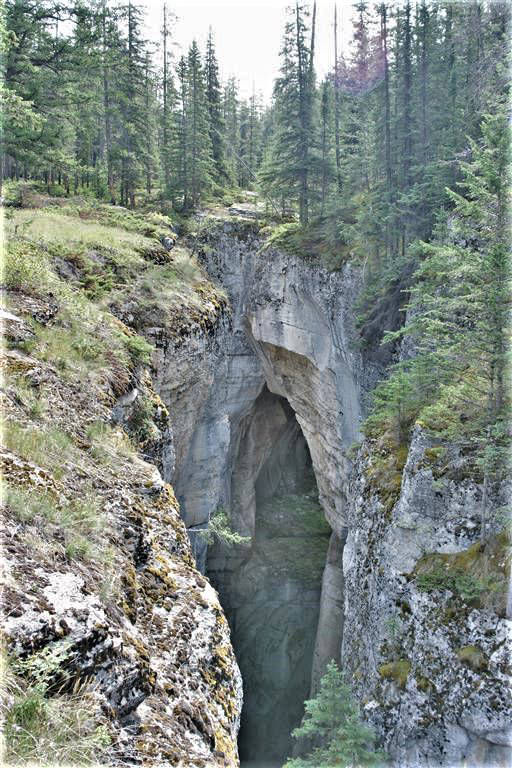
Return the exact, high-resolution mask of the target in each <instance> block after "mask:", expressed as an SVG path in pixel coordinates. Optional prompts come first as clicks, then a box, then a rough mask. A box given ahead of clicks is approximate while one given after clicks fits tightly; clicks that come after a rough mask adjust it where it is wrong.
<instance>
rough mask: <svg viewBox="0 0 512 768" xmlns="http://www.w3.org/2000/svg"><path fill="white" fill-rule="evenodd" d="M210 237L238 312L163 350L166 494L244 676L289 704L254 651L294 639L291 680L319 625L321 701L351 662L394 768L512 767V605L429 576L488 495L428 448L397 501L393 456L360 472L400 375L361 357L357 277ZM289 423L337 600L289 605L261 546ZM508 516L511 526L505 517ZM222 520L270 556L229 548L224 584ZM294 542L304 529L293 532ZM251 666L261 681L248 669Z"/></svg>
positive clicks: (400, 469) (400, 485)
mask: <svg viewBox="0 0 512 768" xmlns="http://www.w3.org/2000/svg"><path fill="white" fill-rule="evenodd" d="M208 227H209V228H207V231H206V232H203V233H202V234H199V236H198V240H197V242H196V246H197V247H198V248H199V252H200V254H201V259H202V262H203V265H204V266H205V268H206V270H207V271H208V273H209V274H210V276H211V277H212V278H213V279H215V280H218V281H219V282H220V283H221V284H222V285H223V287H224V289H225V290H226V291H227V293H228V295H229V299H230V308H231V312H230V314H229V316H228V315H227V314H226V315H225V316H224V318H223V320H222V322H220V323H219V324H218V325H217V327H216V330H215V331H214V332H213V333H212V334H210V335H208V334H203V335H199V336H197V337H196V338H194V339H189V340H186V341H185V342H184V343H183V345H182V346H178V347H176V346H174V345H173V344H169V345H167V346H162V347H161V350H160V353H159V354H160V357H159V361H158V373H157V379H156V380H157V384H158V387H159V391H160V392H161V394H162V396H163V398H164V400H165V401H166V403H167V405H168V406H169V409H170V413H171V421H172V422H173V428H174V448H175V453H176V456H177V461H176V466H175V468H174V469H173V470H171V468H169V470H168V474H167V475H166V479H169V480H171V479H172V480H173V482H174V484H175V487H176V488H177V493H178V496H179V498H180V501H181V507H182V512H183V515H184V519H185V522H186V525H187V528H188V530H189V534H191V535H192V540H193V542H194V548H195V554H196V557H197V560H198V563H199V564H200V566H201V568H202V569H204V568H206V567H208V569H209V572H210V573H211V574H212V576H213V579H214V583H215V585H216V587H217V588H218V589H219V591H220V595H221V600H222V603H223V605H224V607H225V608H226V610H227V613H228V615H229V617H230V620H231V621H232V622H234V620H235V618H236V617H238V619H239V620H240V624H239V627H240V626H242V627H244V629H243V631H241V632H239V634H238V639H237V641H236V642H237V643H238V650H239V655H240V661H241V664H242V669H243V671H244V674H245V675H246V676H248V677H249V679H250V678H251V675H253V676H256V675H259V676H260V678H262V679H264V680H265V681H266V683H265V684H266V685H267V686H268V690H269V691H271V690H272V680H271V679H270V678H271V676H270V670H271V669H273V666H272V663H273V662H272V663H270V662H269V663H268V664H267V665H265V664H264V663H263V661H262V659H260V656H259V655H258V653H256V652H255V651H254V648H256V647H257V644H258V641H259V640H260V639H261V638H260V636H259V634H258V625H260V626H268V624H269V616H270V615H271V614H272V612H273V611H276V612H277V613H278V615H279V617H280V622H281V624H282V626H283V627H286V628H287V629H286V633H283V632H282V631H281V627H280V628H279V632H280V634H279V637H275V638H274V647H275V648H276V649H278V650H277V652H276V655H275V657H274V661H275V663H276V664H277V660H278V657H279V653H281V652H282V653H283V654H284V655H283V658H282V659H281V661H279V664H278V666H279V669H282V670H284V671H286V674H288V672H290V670H291V669H292V666H290V663H289V659H290V658H292V657H294V651H291V650H290V647H289V646H287V643H288V642H289V641H288V640H287V639H286V637H287V633H288V630H289V631H290V632H292V628H293V627H295V624H294V621H295V618H294V617H296V616H298V615H299V613H301V612H302V615H303V619H302V623H303V625H304V626H307V627H308V630H307V633H306V634H307V638H308V639H307V641H305V642H304V643H303V644H302V645H300V644H299V647H300V653H302V652H303V651H304V649H305V647H306V645H307V644H308V643H309V650H308V651H307V654H309V655H310V656H309V658H310V661H309V662H308V664H309V665H310V669H311V675H310V684H311V691H312V692H314V691H315V690H316V687H317V685H318V680H319V678H320V676H321V674H322V672H323V669H324V668H325V663H326V661H327V660H328V659H330V658H335V659H340V660H341V663H342V666H344V667H345V668H346V669H347V671H348V672H349V674H350V676H351V677H352V679H353V681H354V685H355V693H356V695H357V697H358V698H359V700H360V702H361V706H362V708H363V712H364V713H365V716H366V718H367V719H368V720H369V721H370V722H371V723H372V724H373V725H374V726H375V728H376V732H377V735H378V737H379V740H380V743H381V744H382V746H383V747H384V748H385V749H386V751H387V752H388V754H389V756H390V760H391V762H392V764H393V765H396V766H400V768H420V767H421V768H423V766H429V767H431V768H434V766H436V767H437V766H440V765H444V766H462V765H466V764H469V765H486V766H487V765H497V766H501V765H504V764H505V760H506V755H507V751H506V749H507V747H506V745H507V744H508V739H509V737H508V735H507V729H506V712H507V709H510V701H509V699H508V694H507V689H506V685H505V683H506V677H505V675H506V667H505V653H506V643H505V637H506V619H505V617H504V613H503V610H504V609H502V607H500V606H501V605H502V602H503V601H502V600H501V598H500V599H497V598H496V601H494V598H493V599H492V600H491V601H490V602H488V603H487V604H483V603H481V602H478V601H477V603H475V604H473V603H471V600H470V599H469V598H468V597H467V595H466V597H461V595H460V594H455V593H453V591H451V592H450V591H448V590H443V589H441V590H439V589H437V590H435V589H434V590H430V591H429V589H427V588H426V587H425V585H427V586H428V584H429V583H430V582H429V581H428V578H427V579H426V580H425V578H424V579H423V581H422V580H421V578H420V579H419V580H418V577H419V571H418V570H417V569H421V568H424V569H426V570H428V567H429V565H428V563H429V562H430V561H429V560H428V558H429V557H430V556H431V555H432V554H433V553H434V554H435V553H438V554H441V555H443V556H444V555H446V556H447V557H448V556H450V557H451V556H453V557H456V556H457V553H459V554H460V553H464V552H466V551H470V550H471V547H473V546H474V545H475V543H476V542H477V541H478V538H479V525H480V522H479V521H480V509H479V503H480V498H481V490H482V489H481V487H480V486H479V485H478V484H477V483H474V482H472V481H471V479H470V478H467V477H464V476H463V475H464V473H463V471H462V470H463V465H464V462H463V461H461V460H460V459H459V458H457V456H455V455H453V456H450V457H449V461H448V465H449V467H450V473H449V474H448V475H446V476H443V472H442V471H440V470H439V468H437V469H433V468H432V466H430V465H431V464H432V454H431V452H430V453H429V451H430V446H429V445H428V442H427V441H426V438H425V436H424V435H422V434H421V433H420V432H418V433H416V434H415V436H414V439H413V441H412V444H411V446H410V448H409V449H407V448H405V449H404V450H405V455H404V456H400V457H397V458H396V461H395V462H394V463H392V464H390V465H389V471H388V470H386V473H387V478H386V487H385V489H384V490H383V489H380V490H379V488H378V487H377V486H378V482H377V480H376V478H378V477H379V473H380V474H382V472H381V470H379V471H377V472H375V471H374V469H373V465H374V464H375V462H378V460H379V447H378V446H376V445H372V444H370V443H365V445H364V448H363V450H362V452H361V453H360V457H359V459H358V462H357V465H356V467H355V469H354V468H353V467H352V464H351V461H350V458H349V455H348V454H349V448H350V446H351V445H352V443H354V441H357V440H358V438H359V425H360V420H361V413H362V411H363V410H364V403H365V398H366V395H367V393H368V392H369V391H370V390H371V388H372V386H373V384H374V383H375V381H376V379H377V378H379V377H380V376H382V375H383V371H382V369H381V368H379V365H381V363H382V361H381V360H379V359H378V355H377V356H373V357H372V359H370V358H369V357H368V356H362V355H361V353H360V351H359V348H358V346H357V343H356V341H357V334H356V332H355V330H354V314H355V312H354V302H355V299H356V297H357V294H358V290H359V287H360V277H359V273H358V270H357V268H356V267H354V266H351V265H347V266H345V267H344V268H343V269H342V270H341V271H340V272H337V273H330V272H328V271H326V270H323V269H322V268H320V267H318V266H314V265H311V264H308V263H307V261H306V260H303V259H297V258H295V257H290V256H286V255H285V254H282V253H279V252H274V251H266V252H265V253H264V254H261V253H259V250H260V248H261V245H262V242H261V239H260V237H259V233H258V226H257V224H256V223H255V222H252V221H245V222H238V221H237V222H222V221H220V222H216V223H214V224H213V225H211V224H210V225H208ZM405 347H407V340H406V343H405ZM405 347H404V348H405ZM269 395H272V396H274V397H277V398H283V401H282V402H281V404H280V402H279V401H277V402H276V401H275V400H274V401H273V400H272V397H269ZM284 402H286V404H287V405H286V406H284V405H283V403H284ZM287 409H289V410H290V411H291V412H292V413H293V415H294V419H296V424H297V425H298V427H299V428H300V431H301V434H303V436H304V438H305V440H306V442H307V445H308V450H309V452H310V456H311V460H312V466H313V469H314V474H315V477H316V482H317V485H318V491H319V498H320V502H321V505H322V508H323V510H324V514H325V516H326V519H327V520H328V522H329V525H330V528H331V530H332V536H331V543H330V546H329V549H328V554H327V555H326V566H325V569H324V573H323V581H322V586H321V588H320V586H319V585H318V584H317V586H316V587H315V588H314V590H313V591H312V592H311V594H310V593H309V592H308V591H307V590H306V591H304V590H302V593H301V595H299V590H298V589H297V588H296V586H294V584H293V579H292V580H291V581H290V579H289V576H286V577H283V578H282V579H281V580H280V581H279V586H278V587H277V586H276V584H277V582H275V581H272V579H273V578H274V577H275V574H273V573H272V569H271V567H270V566H269V562H268V560H267V561H266V562H264V558H263V554H262V553H263V552H264V549H267V550H268V551H270V550H271V548H272V547H271V545H270V544H269V541H267V542H266V543H265V548H263V547H260V548H259V549H258V545H257V543H256V542H257V540H258V525H257V521H258V486H259V487H260V488H261V487H262V486H263V485H264V486H268V487H269V488H274V487H277V486H278V484H279V483H278V482H276V480H275V477H274V475H276V476H282V474H283V473H282V472H281V468H280V467H281V465H280V458H279V455H278V454H276V453H274V455H273V453H272V451H273V450H274V449H273V446H274V448H275V446H276V445H281V446H284V445H286V439H287V437H286V435H287V430H291V429H292V427H291V422H290V420H289V419H288V418H287ZM174 413H176V418H175V419H174V417H173V414H174ZM290 435H291V432H290ZM290 435H289V436H290ZM286 450H289V448H288V449H286ZM286 450H284V453H286ZM404 465H405V466H404ZM459 470H461V471H459ZM384 491H385V492H384ZM493 503H494V507H493V508H494V510H496V509H498V508H499V507H500V505H502V502H501V501H499V500H498V501H496V500H495V501H494V502H493ZM219 506H222V507H225V508H226V509H228V510H229V511H230V512H231V516H232V521H233V525H234V527H235V529H237V530H238V531H239V532H240V533H242V534H244V535H251V536H253V537H255V539H254V541H253V546H252V548H251V549H250V550H249V554H248V553H247V551H245V552H244V551H243V550H239V549H236V550H233V551H231V552H226V551H224V550H222V549H221V548H219V547H215V548H214V549H213V550H212V551H211V552H210V554H209V562H208V566H207V563H206V546H205V543H204V539H203V538H200V537H197V536H194V532H195V531H197V529H201V528H204V527H205V526H206V525H207V522H208V520H209V518H210V516H211V515H212V514H213V512H214V511H215V510H216V509H217V508H218V507H219ZM496 521H497V518H496V520H495V522H496ZM288 524H289V525H291V526H292V528H293V527H294V526H295V525H296V523H294V522H293V516H292V518H291V519H290V521H289V523H288ZM497 526H498V523H497V522H496V529H497ZM345 540H346V544H345ZM493 547H494V549H493V550H492V551H493V552H494V555H495V557H496V558H497V561H499V562H500V563H501V564H502V565H501V566H500V567H501V568H502V571H503V572H504V568H505V564H504V563H505V561H504V556H503V548H502V547H501V545H500V544H499V541H498V543H495V544H494V545H493ZM491 549H492V548H491ZM259 552H260V554H258V553H259ZM425 558H426V559H425ZM419 563H420V564H421V565H419ZM450 567H451V566H450ZM473 576H475V573H473ZM476 578H477V579H478V575H477V574H476ZM500 578H501V577H500ZM504 579H505V577H504V576H503V580H504ZM256 585H258V586H259V587H261V590H260V592H261V595H260V592H259V591H258V590H257V589H256ZM421 585H423V586H421ZM313 593H314V594H315V595H316V596H314V594H313ZM310 598H311V602H310ZM314 600H316V601H317V604H316V609H315V610H316V614H315V611H314V610H313V601H314ZM493 601H494V602H493ZM310 609H311V610H310ZM269 611H270V613H269ZM317 617H318V618H317ZM260 622H261V624H260ZM315 622H318V630H317V635H316V641H315V643H314V644H311V637H312V630H311V626H313V624H314V623H315ZM237 631H238V630H236V629H235V634H236V632H237ZM285 635H286V637H285ZM342 638H343V641H342ZM269 642H270V641H269ZM342 643H343V644H342ZM260 644H261V646H262V647H263V648H265V647H266V645H265V642H263V643H260ZM251 654H252V656H253V664H254V668H253V670H251V669H250V666H249V665H248V664H246V662H245V661H244V656H245V659H246V660H247V659H249V657H250V656H251ZM307 654H306V655H307ZM299 655H300V654H299ZM285 657H286V658H285ZM260 662H261V663H260ZM244 665H245V666H244ZM276 668H277V667H276ZM304 668H305V665H304V663H302V667H301V669H304ZM300 675H302V672H301V673H300ZM302 680H303V682H304V678H302ZM281 682H282V681H281ZM278 683H279V678H278ZM301 684H302V683H301ZM308 685H309V683H308ZM297 695H298V694H297ZM278 698H279V697H278V695H277V694H276V696H275V697H274V700H273V702H271V703H270V704H269V702H265V701H263V700H259V701H258V700H257V698H255V699H254V701H253V702H250V703H249V704H248V705H247V706H248V707H249V709H248V712H250V708H251V707H253V706H254V713H256V712H260V714H261V716H262V719H263V718H265V719H266V715H264V714H263V713H266V714H268V716H269V720H268V722H271V719H272V711H273V710H272V707H273V705H274V702H275V701H276V700H278ZM255 719H256V718H255V715H254V717H253V720H255ZM243 738H245V735H243ZM276 738H278V737H277V736H276Z"/></svg>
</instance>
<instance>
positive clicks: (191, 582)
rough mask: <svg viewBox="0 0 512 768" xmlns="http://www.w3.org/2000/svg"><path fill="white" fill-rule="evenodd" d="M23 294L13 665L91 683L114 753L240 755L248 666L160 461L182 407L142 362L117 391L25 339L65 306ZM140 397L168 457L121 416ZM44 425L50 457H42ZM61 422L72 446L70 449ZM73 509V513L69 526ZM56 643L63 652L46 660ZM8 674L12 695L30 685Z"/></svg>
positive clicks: (11, 485)
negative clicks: (36, 399)
mask: <svg viewBox="0 0 512 768" xmlns="http://www.w3.org/2000/svg"><path fill="white" fill-rule="evenodd" d="M9 306H10V307H11V310H12V313H11V315H10V321H9V322H10V327H9V328H7V329H6V337H7V340H8V342H9V345H10V347H11V348H10V349H7V350H3V351H2V360H1V362H2V368H3V372H4V373H5V379H4V390H3V395H2V399H3V403H2V404H3V410H4V416H5V419H6V421H5V424H6V428H5V430H6V432H8V435H7V439H8V440H10V442H11V443H12V445H13V450H10V449H8V448H2V449H0V461H1V466H2V476H3V483H4V484H5V485H4V488H5V490H6V494H5V496H4V498H3V499H2V502H3V503H2V518H3V526H2V553H3V558H2V571H3V573H2V576H3V593H2V610H3V622H2V624H3V627H2V628H3V642H4V643H5V646H6V648H7V650H8V653H9V658H10V660H11V662H12V663H13V664H14V669H16V664H23V663H25V664H28V663H31V664H33V665H35V667H34V668H35V669H37V668H38V667H37V665H39V667H40V668H42V669H43V670H44V669H46V670H47V671H48V670H49V672H48V674H50V673H51V679H50V684H51V687H50V689H49V693H50V694H55V693H57V694H60V693H61V692H63V693H64V694H72V693H73V694H76V691H79V692H80V696H82V697H83V702H84V704H83V706H84V707H86V708H87V713H88V716H90V718H91V721H92V722H98V723H100V724H101V725H102V726H103V727H104V728H105V733H106V734H107V737H108V738H107V741H108V742H109V744H110V746H108V748H107V747H105V751H104V754H102V764H105V763H108V764H115V765H139V764H142V763H143V764H144V765H162V764H167V765H174V766H180V767H181V768H206V766H208V768H213V766H218V768H221V767H222V768H226V767H227V766H230V768H236V766H238V765H239V761H238V750H237V734H238V728H239V722H240V712H241V705H242V681H241V678H240V673H239V670H238V666H237V663H236V659H235V657H234V654H233V650H232V647H231V642H230V632H229V627H228V624H227V621H226V619H225V616H224V613H223V611H222V608H221V606H220V603H219V600H218V596H217V594H216V592H215V590H214V589H213V588H212V586H211V585H210V583H209V582H208V580H207V579H206V578H205V577H204V576H203V575H202V574H200V573H199V571H198V570H197V568H196V565H195V563H194V560H193V558H192V553H191V549H190V544H189V540H188V537H187V533H186V529H185V526H184V524H183V521H182V519H181V517H180V514H179V506H178V503H177V501H176V498H175V495H174V491H173V489H172V487H171V486H170V485H169V484H167V483H165V482H164V481H163V480H162V477H161V474H160V472H159V470H158V468H157V466H156V464H158V463H160V460H161V458H162V456H163V457H166V456H168V455H170V453H172V451H171V450H170V448H171V446H170V441H171V436H172V432H171V430H170V422H169V415H168V413H167V410H166V409H165V407H164V405H163V403H162V401H161V400H160V399H159V398H158V396H157V395H156V393H155V392H154V390H153V388H152V384H151V379H150V377H149V375H148V374H147V371H145V370H144V369H142V368H139V370H138V371H137V373H136V374H134V377H133V378H134V381H133V382H132V383H134V384H135V386H134V387H133V388H132V389H131V390H130V391H129V392H128V393H127V394H126V395H125V396H123V397H121V398H116V396H115V392H114V388H113V386H112V380H111V379H110V380H109V378H108V377H103V376H100V375H98V374H97V373H96V372H95V374H96V375H88V377H87V378H86V379H85V381H84V380H83V379H82V380H81V379H80V378H79V377H78V376H77V374H76V373H75V371H74V370H73V369H71V371H70V370H68V368H67V367H66V368H64V367H63V366H60V367H59V366H57V365H54V364H53V361H51V362H50V361H48V360H47V359H45V358H44V357H33V356H29V355H27V354H26V353H25V352H22V351H19V350H18V349H17V347H21V346H22V343H23V341H24V340H26V339H27V338H30V334H31V333H33V332H32V330H31V329H32V327H34V323H35V322H36V321H37V322H38V323H41V322H45V323H46V322H49V320H48V319H47V318H50V319H53V317H54V316H55V315H57V321H58V314H57V313H58V311H59V307H58V306H57V305H56V306H54V307H53V308H52V307H51V306H50V305H49V304H48V302H47V301H45V300H42V299H39V298H34V297H31V296H26V295H24V294H21V293H16V294H14V293H13V294H10V295H9ZM57 331H58V326H57ZM57 331H55V330H54V333H56V332H57ZM20 376H21V377H22V378H23V382H24V385H25V388H23V389H21V388H20V384H19V378H20ZM39 388H44V391H45V393H47V397H48V400H47V406H46V408H45V410H41V411H36V412H33V411H31V410H29V409H28V408H27V406H26V398H27V397H28V396H29V395H30V394H31V393H32V392H37V391H38V390H39ZM20 392H21V394H22V396H20ZM27 392H28V395H27V394H26V393H27ZM141 400H144V402H146V403H147V404H148V409H150V411H151V413H152V421H151V423H150V424H149V423H148V425H147V428H148V430H149V428H150V429H151V435H152V438H151V440H150V441H149V444H147V445H146V448H145V451H144V453H145V454H146V459H147V458H148V454H152V453H155V463H151V462H150V461H149V460H146V459H144V458H143V457H142V456H141V446H140V445H139V444H138V443H137V442H136V441H134V442H133V444H132V443H130V442H129V440H128V437H127V435H126V434H125V433H123V432H122V430H121V429H120V428H119V427H116V428H115V427H114V426H113V424H115V423H119V422H120V421H126V422H127V428H128V429H129V428H130V426H129V425H130V421H131V417H132V416H133V415H134V413H135V412H136V410H137V408H138V406H139V402H140V401H141ZM112 414H114V418H113V419H112V418H111V416H112ZM19 435H22V436H26V437H24V438H23V439H20V438H19V437H17V436H19ZM40 435H41V436H42V437H39V440H41V439H42V440H45V441H46V445H45V446H44V448H45V450H44V452H43V453H42V454H41V460H43V459H44V461H45V462H46V463H45V465H44V467H43V466H40V465H39V464H38V463H37V462H36V461H35V460H34V459H32V458H31V453H34V448H33V446H34V445H35V446H37V444H38V443H37V439H38V436H40ZM55 435H58V436H60V438H59V439H60V440H61V441H64V442H63V445H64V446H65V449H64V453H63V455H62V456H59V457H56V456H55V455H53V456H52V452H53V453H54V454H55V452H56V451H57V448H56V444H55V439H56V438H55ZM94 436H96V437H94ZM98 436H99V437H98ZM29 439H30V440H31V442H30V443H29V450H27V442H28V440H29ZM52 440H53V442H52ZM15 443H16V446H17V447H18V449H19V450H17V451H15V450H14V444H15ZM19 494H24V495H22V496H21V499H22V502H23V506H22V507H21V508H20V506H19V502H18V503H17V504H15V501H16V499H17V498H19ZM93 494H94V495H93ZM84 498H85V504H83V505H82V506H80V507H79V506H77V504H78V502H79V501H81V499H84ZM66 510H67V515H69V516H71V515H74V516H73V517H69V519H68V524H67V526H66V527H64V526H60V527H59V525H57V523H58V522H59V515H64V514H66ZM88 518H91V519H93V520H94V519H95V518H97V525H98V534H97V535H96V539H95V538H94V537H92V535H91V534H90V533H89V536H90V538H93V541H92V543H91V542H90V541H88V540H84V539H83V538H80V539H78V540H77V543H76V544H74V545H73V547H72V546H71V543H72V542H73V539H71V540H70V541H71V543H70V542H68V541H67V539H66V536H67V535H69V534H70V532H71V534H73V532H74V530H75V528H76V529H77V530H78V531H80V530H81V525H83V520H84V519H85V520H86V521H87V519H88ZM65 519H66V518H65ZM100 526H101V527H100ZM99 542H100V543H99ZM100 546H101V549H98V551H96V550H95V548H96V547H98V548H99V547H100ZM48 654H50V658H51V654H57V655H58V657H59V658H61V659H62V668H61V667H60V666H59V665H57V667H56V668H55V669H53V668H51V667H48V666H46V667H45V666H44V665H45V663H46V665H48V661H47V659H48ZM45 660H46V661H45ZM29 669H30V667H29ZM7 687H8V694H7V701H6V702H5V704H6V705H7V706H10V705H12V704H13V702H14V703H16V697H17V696H19V695H20V694H19V692H18V691H17V690H16V689H14V690H13V691H9V683H8V686H7ZM75 698H76V697H75ZM29 703H30V702H29ZM18 706H20V705H19V704H18ZM64 722H65V721H64ZM87 725H88V723H86V722H84V723H82V726H83V729H84V732H85V728H86V727H87ZM43 733H44V731H43ZM79 735H81V733H80V734H79V733H77V738H78V736H79Z"/></svg>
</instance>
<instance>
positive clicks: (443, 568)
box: [413, 529, 511, 615]
mask: <svg viewBox="0 0 512 768" xmlns="http://www.w3.org/2000/svg"><path fill="white" fill-rule="evenodd" d="M510 560H511V550H510V537H509V531H508V530H507V529H504V530H502V531H501V532H500V533H498V534H497V535H494V536H492V537H490V538H489V540H487V541H486V542H485V543H482V542H479V541H478V542H475V544H472V545H471V546H470V547H468V548H467V549H465V550H462V551H461V552H457V553H455V554H444V553H438V552H435V553H432V554H427V555H424V556H423V557H422V558H421V559H420V560H419V561H418V562H417V563H416V566H415V568H414V571H413V576H414V579H415V583H416V586H417V587H418V589H420V590H422V591H424V592H435V591H437V590H449V591H450V592H452V593H453V595H454V596H455V597H456V598H460V599H461V600H463V601H464V602H465V603H467V604H469V605H471V606H474V607H481V608H491V609H493V610H495V611H497V612H498V614H500V615H501V613H503V612H504V611H505V607H506V598H507V589H508V573H509V569H510Z"/></svg>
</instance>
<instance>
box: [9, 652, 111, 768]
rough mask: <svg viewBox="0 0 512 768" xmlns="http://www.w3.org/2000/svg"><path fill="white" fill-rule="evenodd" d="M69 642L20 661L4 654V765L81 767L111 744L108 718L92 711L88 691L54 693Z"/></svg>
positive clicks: (62, 675)
mask: <svg viewBox="0 0 512 768" xmlns="http://www.w3.org/2000/svg"><path fill="white" fill-rule="evenodd" d="M68 658H69V646H68V645H67V644H66V643H65V642H61V643H58V644H52V645H50V646H47V647H46V648H44V649H43V650H42V651H38V652H37V653H35V654H32V655H30V656H28V657H26V658H24V659H16V658H5V656H4V657H3V658H2V670H1V672H2V674H1V678H2V688H3V690H2V697H1V698H2V703H1V714H2V720H3V723H4V736H5V745H4V753H3V757H4V760H5V764H6V765H27V764H34V765H70V764H75V765H85V764H92V763H97V762H99V761H101V759H102V756H104V754H105V750H106V749H107V748H108V747H109V745H110V744H111V737H110V734H109V730H108V727H107V725H106V721H102V720H100V719H99V718H97V717H94V716H92V715H91V711H92V709H93V708H92V707H91V694H90V693H88V692H87V691H86V690H82V689H81V687H80V685H75V692H74V693H59V692H58V691H55V680H56V679H60V681H61V684H62V686H64V685H65V684H66V682H67V675H66V671H65V665H66V662H67V661H68Z"/></svg>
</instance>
